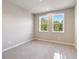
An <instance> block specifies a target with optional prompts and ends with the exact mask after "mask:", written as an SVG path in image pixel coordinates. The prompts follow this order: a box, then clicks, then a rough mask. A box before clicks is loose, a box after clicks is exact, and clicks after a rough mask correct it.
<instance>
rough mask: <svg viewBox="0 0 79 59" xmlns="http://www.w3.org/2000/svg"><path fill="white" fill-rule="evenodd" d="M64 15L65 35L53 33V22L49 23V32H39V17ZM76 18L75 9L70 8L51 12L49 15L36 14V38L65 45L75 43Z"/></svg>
mask: <svg viewBox="0 0 79 59" xmlns="http://www.w3.org/2000/svg"><path fill="white" fill-rule="evenodd" d="M51 13H52V14H54V13H64V33H56V32H52V26H51V25H52V21H51V18H50V19H49V20H48V21H49V27H48V28H49V29H48V31H49V32H39V16H41V15H45V14H51ZM74 31H75V17H74V8H68V9H64V10H58V11H51V12H48V13H42V14H36V15H35V38H38V39H42V40H49V41H58V42H65V43H72V44H73V43H74V41H75V32H74Z"/></svg>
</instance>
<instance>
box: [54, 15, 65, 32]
mask: <svg viewBox="0 0 79 59" xmlns="http://www.w3.org/2000/svg"><path fill="white" fill-rule="evenodd" d="M52 22H53V24H52V25H53V31H57V32H61V31H63V25H64V23H63V22H64V14H58V15H54V16H52Z"/></svg>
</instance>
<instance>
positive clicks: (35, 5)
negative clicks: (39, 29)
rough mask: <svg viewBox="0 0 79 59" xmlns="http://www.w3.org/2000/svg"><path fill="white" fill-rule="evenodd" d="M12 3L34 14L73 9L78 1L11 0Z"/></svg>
mask: <svg viewBox="0 0 79 59" xmlns="http://www.w3.org/2000/svg"><path fill="white" fill-rule="evenodd" d="M9 1H10V2H12V3H14V4H16V5H18V6H20V7H22V8H25V9H26V10H29V11H30V12H32V13H42V12H46V11H52V10H59V9H64V8H69V7H72V6H74V5H75V4H76V0H9Z"/></svg>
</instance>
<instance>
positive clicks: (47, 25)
mask: <svg viewBox="0 0 79 59" xmlns="http://www.w3.org/2000/svg"><path fill="white" fill-rule="evenodd" d="M44 16H47V17H48V15H42V16H39V32H48V25H47V31H41V26H40V25H41V18H42V17H44Z"/></svg>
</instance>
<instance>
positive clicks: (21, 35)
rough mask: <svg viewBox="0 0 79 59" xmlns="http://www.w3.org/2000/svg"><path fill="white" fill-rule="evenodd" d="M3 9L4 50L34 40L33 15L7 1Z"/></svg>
mask: <svg viewBox="0 0 79 59" xmlns="http://www.w3.org/2000/svg"><path fill="white" fill-rule="evenodd" d="M2 9H3V10H2V21H3V22H2V23H3V24H2V30H3V31H2V49H3V50H4V49H6V48H9V47H11V46H14V45H16V44H18V43H21V42H24V41H28V40H32V37H33V16H32V14H31V13H30V12H28V11H26V10H24V9H22V8H20V7H18V6H16V5H14V4H12V3H10V2H8V1H7V0H3V5H2Z"/></svg>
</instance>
